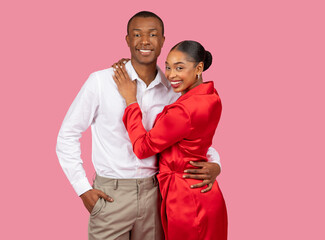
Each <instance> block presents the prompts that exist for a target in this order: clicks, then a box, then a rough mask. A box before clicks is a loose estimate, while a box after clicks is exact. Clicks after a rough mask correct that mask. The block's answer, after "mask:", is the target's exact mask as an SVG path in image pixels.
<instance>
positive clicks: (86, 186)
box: [72, 178, 93, 196]
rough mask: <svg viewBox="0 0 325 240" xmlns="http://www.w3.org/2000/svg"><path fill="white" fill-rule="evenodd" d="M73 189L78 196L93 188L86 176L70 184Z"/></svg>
mask: <svg viewBox="0 0 325 240" xmlns="http://www.w3.org/2000/svg"><path fill="white" fill-rule="evenodd" d="M72 187H73V189H74V190H75V191H76V193H77V194H78V196H80V195H81V194H83V193H85V192H87V191H89V190H90V189H93V188H92V187H91V185H90V183H89V181H88V179H87V178H83V179H80V180H79V181H77V182H75V183H73V184H72Z"/></svg>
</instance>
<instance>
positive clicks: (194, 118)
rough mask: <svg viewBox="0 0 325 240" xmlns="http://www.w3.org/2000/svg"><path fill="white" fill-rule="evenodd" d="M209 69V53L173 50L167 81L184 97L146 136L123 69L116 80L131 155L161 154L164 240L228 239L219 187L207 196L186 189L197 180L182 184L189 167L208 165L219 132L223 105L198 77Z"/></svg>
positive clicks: (189, 44) (183, 46)
mask: <svg viewBox="0 0 325 240" xmlns="http://www.w3.org/2000/svg"><path fill="white" fill-rule="evenodd" d="M211 63H212V56H211V54H210V52H208V51H205V49H204V48H203V46H202V45H201V44H200V43H198V42H195V41H183V42H180V43H178V44H177V45H175V46H174V47H173V48H172V49H171V50H170V52H169V54H168V57H167V60H166V72H165V75H166V78H167V79H168V80H169V81H170V83H171V86H172V87H173V90H174V91H175V92H181V94H182V96H181V97H180V98H179V99H178V100H177V101H176V102H175V103H173V104H171V105H168V106H166V107H165V108H164V109H163V111H162V112H161V113H160V114H158V116H157V118H156V121H155V124H154V127H153V128H152V129H151V130H150V131H149V132H147V131H146V130H145V129H144V127H143V125H142V113H141V109H140V107H139V105H138V104H137V103H136V83H135V82H132V81H131V80H130V79H129V77H128V74H127V73H126V71H125V69H124V68H122V69H117V71H116V75H115V77H114V80H115V82H116V84H117V86H118V89H119V91H120V93H121V95H122V96H123V97H124V99H125V101H126V104H127V107H126V109H125V113H124V117H123V121H124V124H125V127H126V129H127V131H128V133H129V136H130V139H131V142H132V144H133V151H134V153H135V154H136V155H137V157H138V158H140V159H143V158H147V157H149V156H152V155H154V154H157V153H160V154H159V169H160V173H159V174H158V176H157V178H158V181H159V187H160V191H161V195H162V198H163V200H162V207H161V215H162V224H163V228H164V232H165V237H166V239H167V240H179V239H186V240H191V239H193V240H194V239H196V240H197V239H205V240H212V239H215V240H225V239H227V212H226V206H225V202H224V199H223V196H222V193H221V191H220V189H219V186H218V184H217V182H216V183H215V184H214V185H213V188H212V190H211V191H210V192H208V193H201V192H200V191H201V190H200V189H199V188H198V189H191V188H190V186H191V185H193V184H195V183H197V182H196V181H197V180H193V179H184V178H182V175H183V172H184V169H186V168H188V167H189V166H190V164H189V162H190V161H199V160H202V159H205V160H207V159H206V153H207V150H208V148H209V147H210V146H211V144H212V138H213V135H214V133H215V130H216V128H217V125H218V122H219V119H220V114H221V102H220V98H219V96H218V93H217V92H216V90H215V89H214V85H213V82H205V83H203V79H202V77H201V74H202V72H203V71H205V70H207V69H208V68H209V66H210V65H211Z"/></svg>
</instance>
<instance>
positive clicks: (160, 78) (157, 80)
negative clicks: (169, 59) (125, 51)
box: [125, 61, 170, 89]
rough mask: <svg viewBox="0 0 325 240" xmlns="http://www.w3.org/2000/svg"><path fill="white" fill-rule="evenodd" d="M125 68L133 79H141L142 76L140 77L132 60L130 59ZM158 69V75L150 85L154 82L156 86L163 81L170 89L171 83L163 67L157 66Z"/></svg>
mask: <svg viewBox="0 0 325 240" xmlns="http://www.w3.org/2000/svg"><path fill="white" fill-rule="evenodd" d="M125 68H126V71H127V73H128V74H129V76H130V77H131V80H132V81H134V80H135V79H141V78H139V76H138V74H137V72H136V71H135V70H134V68H133V66H132V63H131V61H128V62H127V63H126V64H125ZM157 70H158V71H157V75H156V77H155V79H154V80H153V81H152V82H151V83H150V85H152V84H153V85H152V87H154V86H156V85H158V84H159V83H162V84H163V85H164V86H165V88H167V89H169V88H170V83H169V81H168V80H167V79H166V77H165V74H164V73H163V72H162V71H161V69H160V68H159V67H158V66H157ZM141 80H142V79H141ZM150 85H149V86H150Z"/></svg>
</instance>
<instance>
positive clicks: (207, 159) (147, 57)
mask: <svg viewBox="0 0 325 240" xmlns="http://www.w3.org/2000/svg"><path fill="white" fill-rule="evenodd" d="M164 40H165V37H164V24H163V21H162V20H161V19H160V18H159V17H158V16H157V15H156V14H154V13H152V12H147V11H143V12H139V13H137V14H135V15H134V16H133V17H132V18H131V19H130V20H129V22H128V24H127V36H126V42H127V44H128V46H129V48H130V52H131V60H130V61H125V60H121V61H119V62H118V63H116V64H114V65H113V67H112V68H109V69H105V70H102V71H98V72H95V73H93V74H91V75H90V77H89V78H88V80H87V81H86V82H85V84H84V85H83V87H82V89H81V90H80V92H79V93H78V95H77V97H76V98H75V100H74V101H73V103H72V105H71V106H70V108H69V111H68V113H67V114H66V117H65V119H64V121H63V123H62V126H61V129H60V132H59V135H58V140H57V155H58V158H59V161H60V164H61V166H62V168H63V170H64V172H65V174H66V176H67V177H68V179H69V181H70V182H71V184H72V186H73V188H74V189H75V191H76V193H77V194H78V196H80V198H81V199H82V201H83V203H84V205H85V207H86V208H87V210H88V211H89V212H90V219H89V229H88V233H89V239H96V240H104V239H119V240H121V239H122V240H124V239H133V240H138V239H139V240H155V239H167V240H179V239H184V240H191V239H193V240H201V239H204V240H213V239H215V240H225V239H227V212H226V206H225V202H224V199H223V196H222V193H221V191H220V189H219V186H218V183H217V182H216V177H217V176H218V174H219V173H220V166H219V165H220V162H219V155H218V153H217V152H216V151H215V150H214V149H213V148H211V144H212V138H213V136H214V133H215V130H216V128H217V125H218V122H219V119H220V114H221V101H220V98H219V96H218V93H217V91H216V90H215V88H214V85H213V82H212V81H208V82H204V81H203V76H202V72H204V71H205V70H207V69H208V68H209V66H210V65H211V63H212V56H211V54H210V52H208V51H206V50H205V49H204V47H203V46H202V45H201V44H200V43H198V42H195V41H182V42H179V43H177V44H176V45H175V46H174V47H173V48H172V49H171V50H170V52H169V54H168V56H167V59H166V63H165V65H166V66H165V74H164V73H163V72H162V71H161V70H160V69H159V67H158V66H157V58H158V57H159V55H160V52H161V48H162V47H163V44H164ZM89 126H91V130H92V161H93V164H94V168H95V170H96V177H95V180H94V183H93V185H92V186H91V185H90V183H89V181H88V180H87V177H86V173H85V170H84V168H83V166H82V163H83V162H82V160H81V158H80V153H81V150H80V142H79V139H80V137H81V136H82V133H83V132H84V131H85V130H86V129H87V128H88V127H89Z"/></svg>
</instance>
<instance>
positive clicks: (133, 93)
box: [113, 64, 137, 106]
mask: <svg viewBox="0 0 325 240" xmlns="http://www.w3.org/2000/svg"><path fill="white" fill-rule="evenodd" d="M113 69H114V73H115V74H114V75H113V79H114V81H115V83H116V85H117V88H118V90H119V92H120V94H121V96H122V97H123V98H124V100H125V103H126V106H128V105H130V104H131V103H133V102H136V101H137V82H136V80H134V81H132V80H131V79H130V77H129V74H128V73H127V72H126V70H125V66H124V64H122V65H119V64H117V65H116V67H115V68H113Z"/></svg>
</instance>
